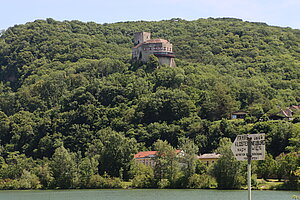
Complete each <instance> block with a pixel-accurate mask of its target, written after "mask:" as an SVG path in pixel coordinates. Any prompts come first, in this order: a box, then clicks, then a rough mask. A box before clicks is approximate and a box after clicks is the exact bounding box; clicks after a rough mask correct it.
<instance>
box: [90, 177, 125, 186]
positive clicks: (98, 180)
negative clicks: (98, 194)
mask: <svg viewBox="0 0 300 200" xmlns="http://www.w3.org/2000/svg"><path fill="white" fill-rule="evenodd" d="M87 187H88V188H93V189H111V188H122V182H121V180H120V179H119V178H110V177H107V178H104V177H102V176H100V175H98V174H97V175H92V176H91V179H90V181H89V184H88V185H87Z"/></svg>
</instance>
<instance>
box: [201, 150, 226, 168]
mask: <svg viewBox="0 0 300 200" xmlns="http://www.w3.org/2000/svg"><path fill="white" fill-rule="evenodd" d="M220 157H221V155H220V154H216V153H205V154H202V155H200V156H198V159H199V160H200V161H201V162H203V163H205V164H206V165H207V166H208V165H210V164H213V163H214V162H216V161H217V160H218V159H219V158H220Z"/></svg>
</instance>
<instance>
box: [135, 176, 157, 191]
mask: <svg viewBox="0 0 300 200" xmlns="http://www.w3.org/2000/svg"><path fill="white" fill-rule="evenodd" d="M132 186H133V187H135V188H152V187H153V176H152V177H151V176H148V175H147V174H140V175H136V176H135V177H134V178H133V179H132Z"/></svg>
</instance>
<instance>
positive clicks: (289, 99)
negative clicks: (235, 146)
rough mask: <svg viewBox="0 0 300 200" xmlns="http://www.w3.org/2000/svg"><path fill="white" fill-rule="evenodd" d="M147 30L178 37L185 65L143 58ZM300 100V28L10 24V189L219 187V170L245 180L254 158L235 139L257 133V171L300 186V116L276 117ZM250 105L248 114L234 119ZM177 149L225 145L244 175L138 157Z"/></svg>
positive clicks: (1, 108) (2, 46) (232, 22)
mask: <svg viewBox="0 0 300 200" xmlns="http://www.w3.org/2000/svg"><path fill="white" fill-rule="evenodd" d="M139 31H147V32H151V33H152V37H153V38H164V39H168V40H169V41H170V42H171V43H172V44H173V47H174V52H175V54H176V63H177V67H174V68H170V67H167V66H158V65H157V62H156V60H155V58H154V59H153V60H151V62H150V61H149V62H148V63H133V62H132V61H131V48H132V46H133V34H134V33H135V32H139ZM299 104H300V30H296V29H291V28H281V27H274V26H268V25H267V24H264V23H251V22H244V21H242V20H239V19H232V18H220V19H212V18H210V19H199V20H195V21H186V20H183V19H177V18H176V19H171V20H163V21H158V22H145V21H138V22H120V23H113V24H96V23H93V22H88V23H83V22H80V21H63V22H59V21H55V20H53V19H46V20H36V21H34V22H29V23H26V24H24V25H15V26H14V27H10V28H8V29H7V30H4V31H2V32H1V33H0V145H1V146H0V147H1V148H0V153H1V154H0V160H1V161H0V179H1V181H0V187H1V188H6V189H7V188H8V189H9V188H39V187H43V188H75V187H79V188H80V187H81V188H112V187H120V181H121V180H122V179H123V180H129V179H133V180H134V181H133V182H134V185H135V186H136V187H161V188H163V187H190V188H197V187H210V185H211V184H210V183H211V179H212V177H211V175H212V176H214V177H215V179H216V181H217V182H218V187H219V188H239V187H240V186H241V185H242V184H243V183H244V180H243V179H242V178H241V177H242V176H241V174H243V171H242V169H243V166H242V165H243V164H241V163H238V162H236V161H234V160H233V159H232V155H230V152H228V146H229V145H230V143H231V142H232V141H233V140H234V138H235V137H236V135H238V134H249V133H266V138H267V144H266V146H267V152H268V156H267V157H268V159H266V161H262V162H258V163H257V169H256V170H257V171H256V173H257V174H258V176H260V177H265V178H268V177H274V176H275V177H277V178H284V179H287V180H289V183H295V180H296V182H297V181H298V179H299V178H297V173H296V170H297V167H299V166H300V158H299V153H297V152H299V151H300V113H297V112H295V113H294V116H293V118H294V119H293V120H291V121H285V120H276V121H275V120H269V117H270V116H272V115H273V114H276V113H278V112H279V111H280V109H281V108H285V107H288V106H291V105H299ZM239 110H243V111H247V112H248V113H249V114H248V115H247V117H246V118H245V120H230V114H231V113H232V112H234V111H239ZM178 148H182V149H187V150H186V152H190V155H193V154H200V153H207V152H221V153H222V154H224V158H226V160H227V161H229V160H230V162H231V163H230V162H227V163H226V162H225V164H227V165H229V166H234V167H232V169H235V170H234V171H233V172H232V173H233V174H235V175H232V177H229V179H230V180H234V183H233V184H232V185H226V183H225V185H222V184H223V183H222V181H221V182H220V180H219V179H220V177H218V173H219V172H220V170H222V169H223V168H224V166H223V167H221V168H220V166H217V165H216V166H215V167H212V168H213V169H209V170H208V169H206V168H205V167H204V166H202V165H201V163H199V162H194V161H192V160H193V158H192V157H193V156H191V157H189V156H187V157H186V158H185V161H182V162H185V163H187V165H186V166H192V167H191V168H190V169H188V170H187V169H179V166H177V167H171V169H169V168H168V167H166V166H165V167H166V168H165V169H163V167H161V168H160V169H153V170H154V171H151V170H152V169H145V166H136V164H134V163H133V162H132V158H133V154H134V153H136V152H138V151H143V150H161V151H166V152H169V151H172V149H178ZM187 154H188V153H187ZM225 155H226V156H227V157H226V156H225ZM228 156H229V157H230V156H231V157H230V158H229V157H228ZM175 157H176V156H175ZM175 157H174V155H172V154H171V153H170V158H174V159H175ZM294 158H295V159H294ZM158 159H161V160H163V161H162V163H168V162H169V163H173V164H174V163H175V162H173V161H172V160H169V161H166V160H164V159H165V158H158ZM161 160H158V161H157V162H158V163H159V162H160V161H161ZM220 160H221V161H220V162H219V165H221V166H222V164H224V160H222V159H220ZM226 160H225V161H226ZM188 163H192V164H191V165H190V164H188ZM225 164H224V165H225ZM158 166H159V165H158ZM274 166H275V167H274ZM271 167H272V169H270V168H271ZM175 169H177V171H176V170H175ZM238 169H239V170H238ZM218 170H219V171H218ZM162 171H163V172H162ZM234 172H235V173H234ZM237 173H238V174H237ZM158 174H160V176H158ZM162 174H163V176H162ZM298 177H299V171H298ZM221 179H222V180H226V179H225V178H224V177H222V178H221ZM202 183H205V184H204V185H201V184H202ZM199 184H200V186H199Z"/></svg>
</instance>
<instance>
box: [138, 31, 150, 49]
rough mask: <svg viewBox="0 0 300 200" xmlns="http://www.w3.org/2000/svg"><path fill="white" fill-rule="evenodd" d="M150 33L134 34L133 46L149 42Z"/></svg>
mask: <svg viewBox="0 0 300 200" xmlns="http://www.w3.org/2000/svg"><path fill="white" fill-rule="evenodd" d="M150 38H151V33H148V32H138V33H135V34H134V46H136V45H138V44H141V43H143V42H145V41H147V40H150Z"/></svg>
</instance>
